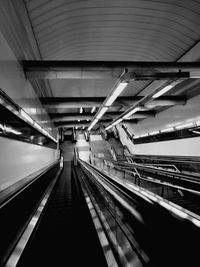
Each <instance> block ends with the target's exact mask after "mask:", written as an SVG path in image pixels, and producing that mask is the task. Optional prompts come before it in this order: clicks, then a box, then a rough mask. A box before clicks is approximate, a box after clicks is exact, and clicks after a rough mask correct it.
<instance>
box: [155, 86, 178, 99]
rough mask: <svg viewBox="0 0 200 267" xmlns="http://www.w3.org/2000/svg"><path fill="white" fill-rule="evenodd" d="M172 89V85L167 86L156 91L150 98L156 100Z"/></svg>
mask: <svg viewBox="0 0 200 267" xmlns="http://www.w3.org/2000/svg"><path fill="white" fill-rule="evenodd" d="M173 87H174V85H172V84H169V85H167V86H166V87H164V88H163V89H161V90H160V91H158V92H157V93H156V94H155V95H153V96H152V98H157V97H159V96H161V95H163V94H164V93H166V92H167V91H169V90H170V89H172V88H173Z"/></svg>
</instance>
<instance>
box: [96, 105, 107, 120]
mask: <svg viewBox="0 0 200 267" xmlns="http://www.w3.org/2000/svg"><path fill="white" fill-rule="evenodd" d="M107 110H108V107H103V108H102V109H101V110H100V112H99V114H98V115H97V119H100V118H101V117H102V116H103V114H104V113H105V112H106V111H107Z"/></svg>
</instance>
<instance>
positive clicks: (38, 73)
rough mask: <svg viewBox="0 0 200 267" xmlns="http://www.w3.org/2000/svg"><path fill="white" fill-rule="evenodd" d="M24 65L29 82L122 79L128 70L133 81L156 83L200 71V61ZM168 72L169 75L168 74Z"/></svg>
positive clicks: (33, 62)
mask: <svg viewBox="0 0 200 267" xmlns="http://www.w3.org/2000/svg"><path fill="white" fill-rule="evenodd" d="M23 66H24V72H25V73H26V77H27V78H29V79H63V78H65V79H69V78H70V79H102V78H103V79H105V78H111V77H112V78H119V77H120V75H121V74H122V72H123V71H124V69H126V70H127V75H128V76H127V78H131V77H130V73H132V74H134V77H132V78H136V79H141V80H144V79H147V78H148V79H152V80H154V79H167V78H169V79H171V78H181V77H183V78H188V76H187V73H185V74H181V73H180V71H189V70H197V69H198V70H199V69H200V62H154V61H153V62H147V61H54V60H52V61H42V60H37V61H34V60H29V61H27V60H25V61H24V62H23ZM160 72H163V74H161V73H160ZM166 72H169V73H168V74H166ZM144 74H145V75H144ZM140 76H141V78H140ZM151 76H152V77H151Z"/></svg>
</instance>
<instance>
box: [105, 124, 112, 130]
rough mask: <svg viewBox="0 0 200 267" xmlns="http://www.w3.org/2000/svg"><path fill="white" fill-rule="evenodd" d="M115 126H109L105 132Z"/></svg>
mask: <svg viewBox="0 0 200 267" xmlns="http://www.w3.org/2000/svg"><path fill="white" fill-rule="evenodd" d="M112 127H113V126H112V125H109V126H107V127H106V128H105V130H106V131H107V130H109V129H110V128H112Z"/></svg>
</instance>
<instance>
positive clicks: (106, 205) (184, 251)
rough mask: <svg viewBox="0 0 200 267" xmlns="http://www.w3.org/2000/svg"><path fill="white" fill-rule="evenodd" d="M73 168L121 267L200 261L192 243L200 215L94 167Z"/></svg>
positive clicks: (197, 232) (80, 163) (87, 165)
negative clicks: (80, 177) (80, 176)
mask: <svg viewBox="0 0 200 267" xmlns="http://www.w3.org/2000/svg"><path fill="white" fill-rule="evenodd" d="M104 161H105V160H104ZM102 162H103V160H102ZM102 162H101V163H100V162H99V164H104V165H106V161H105V162H103V163H102ZM78 164H79V166H80V168H81V169H82V171H83V173H85V175H86V176H87V178H84V177H83V178H82V179H83V180H84V181H85V183H87V186H88V188H89V190H90V194H91V195H90V196H91V199H92V200H93V205H94V207H95V209H96V211H97V214H98V217H99V218H100V219H101V221H102V223H103V225H104V226H103V227H104V229H105V230H107V236H108V238H109V241H110V242H111V243H112V247H113V248H114V249H115V255H118V257H119V261H120V263H121V266H140V267H141V266H154V267H157V266H170V263H171V262H172V261H173V264H174V265H173V266H180V265H183V264H185V263H187V264H194V263H195V262H197V261H198V260H199V256H198V246H196V245H195V242H194V241H195V240H196V241H198V240H199V235H200V231H199V227H200V220H199V219H200V217H198V216H196V215H194V214H192V213H191V214H190V213H189V212H187V211H185V210H184V209H181V208H180V207H178V206H176V205H175V204H173V203H170V202H168V201H166V200H164V199H163V198H161V197H159V196H157V195H155V194H153V193H151V192H149V191H147V190H145V189H143V188H141V187H139V186H137V185H133V184H130V183H129V184H128V183H125V182H124V181H123V180H122V179H117V178H116V176H113V175H110V174H107V173H103V172H102V171H100V170H99V165H98V164H97V165H98V168H97V167H95V166H92V165H90V164H88V163H85V162H83V161H81V160H78ZM111 164H112V163H111ZM107 167H108V165H107ZM111 167H112V166H111V165H110V166H109V167H108V168H111ZM166 229H168V230H166ZM183 255H185V256H184V257H183ZM165 264H166V265H165Z"/></svg>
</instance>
